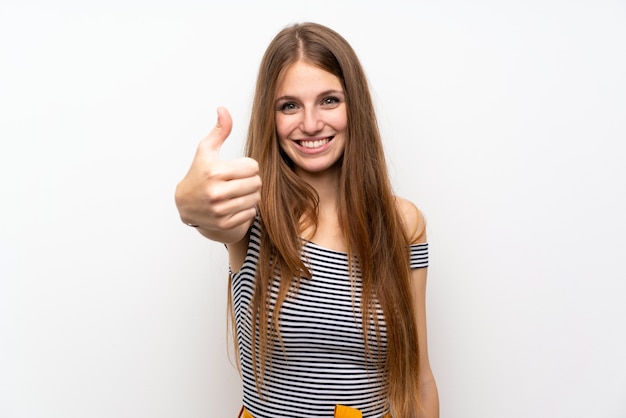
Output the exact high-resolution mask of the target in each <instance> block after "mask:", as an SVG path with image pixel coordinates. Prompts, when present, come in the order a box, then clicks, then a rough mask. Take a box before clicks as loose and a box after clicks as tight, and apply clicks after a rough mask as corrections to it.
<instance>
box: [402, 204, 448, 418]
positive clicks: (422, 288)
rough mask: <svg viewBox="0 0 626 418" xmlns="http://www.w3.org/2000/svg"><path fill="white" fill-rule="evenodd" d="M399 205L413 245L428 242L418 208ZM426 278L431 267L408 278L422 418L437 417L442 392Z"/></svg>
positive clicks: (413, 273) (420, 270)
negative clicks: (429, 327) (432, 354)
mask: <svg viewBox="0 0 626 418" xmlns="http://www.w3.org/2000/svg"><path fill="white" fill-rule="evenodd" d="M398 206H399V209H400V213H401V214H402V217H403V220H404V223H405V226H406V230H407V235H408V237H409V239H410V242H411V244H421V243H426V242H427V241H426V222H425V220H424V216H423V215H422V213H421V212H420V211H419V209H417V207H416V206H415V205H414V204H413V203H411V202H409V201H407V200H404V199H400V198H398ZM427 275H428V268H417V269H413V270H411V277H410V278H409V279H410V285H411V296H412V298H413V306H414V309H415V323H416V325H417V337H418V342H419V359H420V360H419V361H420V364H419V370H420V387H421V394H420V395H421V399H422V403H423V407H424V410H423V415H421V416H423V417H424V418H438V417H439V392H438V390H437V383H436V381H435V377H434V374H433V371H432V369H431V367H430V361H429V359H428V337H427V332H426V277H427Z"/></svg>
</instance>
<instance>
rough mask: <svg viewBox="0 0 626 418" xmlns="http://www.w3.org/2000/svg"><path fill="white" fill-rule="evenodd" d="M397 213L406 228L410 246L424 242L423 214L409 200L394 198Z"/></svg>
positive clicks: (424, 224)
mask: <svg viewBox="0 0 626 418" xmlns="http://www.w3.org/2000/svg"><path fill="white" fill-rule="evenodd" d="M396 205H397V208H398V213H400V216H401V217H402V221H403V222H404V225H405V228H406V235H407V237H408V238H409V242H410V243H411V244H420V243H424V242H426V219H425V218H424V214H423V213H422V211H421V210H420V209H418V207H417V206H416V205H415V204H414V203H413V202H411V201H410V200H407V199H404V198H402V197H399V196H396Z"/></svg>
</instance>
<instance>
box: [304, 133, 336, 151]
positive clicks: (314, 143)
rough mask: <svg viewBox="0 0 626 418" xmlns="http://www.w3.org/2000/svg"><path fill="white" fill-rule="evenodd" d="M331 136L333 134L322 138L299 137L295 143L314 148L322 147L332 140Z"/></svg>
mask: <svg viewBox="0 0 626 418" xmlns="http://www.w3.org/2000/svg"><path fill="white" fill-rule="evenodd" d="M333 138H334V136H329V137H328V138H323V139H313V140H308V139H301V140H299V141H296V143H297V144H298V145H300V146H301V147H303V148H308V149H315V148H320V147H323V146H324V145H326V144H328V143H329V142H330V141H332V140H333Z"/></svg>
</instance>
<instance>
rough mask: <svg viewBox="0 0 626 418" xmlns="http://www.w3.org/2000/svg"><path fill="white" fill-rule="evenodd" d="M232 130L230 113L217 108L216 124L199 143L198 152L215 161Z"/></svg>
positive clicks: (222, 108)
mask: <svg viewBox="0 0 626 418" xmlns="http://www.w3.org/2000/svg"><path fill="white" fill-rule="evenodd" d="M232 128H233V120H232V118H231V117H230V112H229V111H228V109H226V108H225V107H221V106H220V107H218V108H217V123H216V124H215V126H214V127H213V129H212V130H211V132H209V134H208V135H207V136H206V137H205V138H204V139H203V140H202V142H201V143H200V146H199V147H198V152H202V154H204V155H205V156H208V157H209V158H211V159H215V160H217V159H218V158H219V152H220V148H222V144H223V143H224V141H225V140H226V138H227V137H228V135H230V132H231V130H232Z"/></svg>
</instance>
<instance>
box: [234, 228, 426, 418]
mask: <svg viewBox="0 0 626 418" xmlns="http://www.w3.org/2000/svg"><path fill="white" fill-rule="evenodd" d="M260 233H261V232H260V230H259V224H258V220H257V221H255V223H254V224H253V226H252V230H251V235H250V243H249V246H248V254H247V256H246V259H245V261H244V264H243V266H242V268H241V270H240V271H239V272H237V273H235V274H233V280H232V283H233V303H234V309H235V321H236V328H237V338H238V341H239V349H240V350H239V351H240V356H241V366H242V377H243V403H244V406H245V407H246V409H248V411H249V412H250V413H251V414H252V415H253V416H254V417H255V418H280V417H285V418H295V417H305V416H306V417H325V418H327V417H332V416H333V409H334V406H335V405H336V404H343V405H348V406H352V407H354V408H358V409H360V410H361V411H362V412H363V417H382V416H383V415H384V414H385V413H386V412H387V410H388V401H387V399H386V393H387V384H386V381H385V370H384V359H385V354H386V341H387V340H386V329H385V322H384V318H383V315H382V311H381V310H380V308H379V309H378V312H377V314H378V319H379V327H380V334H381V343H380V345H378V344H377V343H376V340H375V338H374V337H375V334H374V325H373V321H372V323H370V324H369V325H368V335H371V340H370V341H371V343H370V347H369V349H370V355H369V356H366V354H365V349H364V346H363V333H362V321H361V309H360V300H361V282H360V277H359V274H358V273H357V280H356V286H355V287H354V288H353V285H352V283H351V281H350V279H349V273H348V256H347V254H345V253H342V252H338V251H333V250H330V249H327V248H324V247H321V246H318V245H317V244H314V243H312V242H309V241H304V244H303V249H302V257H303V260H304V262H305V264H306V265H307V267H308V268H309V269H310V271H311V274H312V276H313V277H312V278H311V279H310V280H307V279H303V280H302V281H301V283H300V287H299V289H298V291H297V293H295V294H291V295H289V296H288V298H287V299H286V300H285V302H284V303H283V306H282V308H281V310H280V319H279V324H280V331H281V336H282V339H283V344H284V350H283V347H281V346H280V345H279V344H278V343H277V344H275V345H274V348H273V352H272V359H271V362H272V363H271V366H270V365H268V366H269V367H268V369H267V370H266V372H265V380H264V383H265V385H264V388H263V393H262V394H263V398H260V397H259V394H258V392H257V389H256V385H255V381H254V374H253V369H252V356H251V350H252V342H251V332H250V330H251V320H250V318H251V317H250V311H249V306H250V301H251V299H252V293H253V291H254V280H255V271H256V265H257V263H258V259H259V241H260ZM410 266H411V268H423V267H427V266H428V244H416V245H412V246H411V251H410ZM277 289H278V286H277V285H276V286H275V287H274V294H273V296H274V297H275V296H276V293H277Z"/></svg>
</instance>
